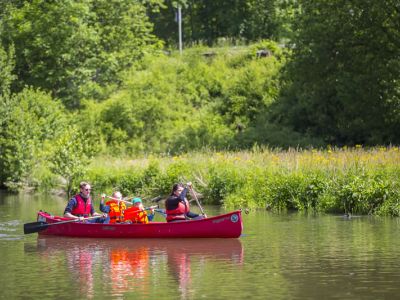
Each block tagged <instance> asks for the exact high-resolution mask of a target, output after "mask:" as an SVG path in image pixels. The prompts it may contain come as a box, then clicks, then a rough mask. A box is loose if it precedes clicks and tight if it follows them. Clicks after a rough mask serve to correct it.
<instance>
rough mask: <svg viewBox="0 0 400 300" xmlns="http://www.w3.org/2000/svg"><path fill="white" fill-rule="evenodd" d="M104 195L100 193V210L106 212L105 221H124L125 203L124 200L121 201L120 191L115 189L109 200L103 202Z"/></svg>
mask: <svg viewBox="0 0 400 300" xmlns="http://www.w3.org/2000/svg"><path fill="white" fill-rule="evenodd" d="M105 197H106V195H105V194H102V195H101V201H100V211H101V212H103V213H107V214H108V217H109V220H108V222H106V223H111V224H115V223H122V222H123V221H124V211H125V209H126V205H125V203H124V201H122V194H121V192H119V191H115V192H114V193H113V194H112V197H111V200H110V201H107V202H106V203H105V204H104V199H105Z"/></svg>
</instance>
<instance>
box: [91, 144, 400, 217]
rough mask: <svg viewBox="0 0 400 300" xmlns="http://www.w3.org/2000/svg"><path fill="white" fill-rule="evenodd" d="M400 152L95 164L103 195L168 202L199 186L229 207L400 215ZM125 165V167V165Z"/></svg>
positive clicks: (194, 156) (202, 156)
mask: <svg viewBox="0 0 400 300" xmlns="http://www.w3.org/2000/svg"><path fill="white" fill-rule="evenodd" d="M398 151H399V149H398V148H389V149H370V150H368V149H365V150H363V149H361V148H358V149H350V150H347V149H336V150H326V151H315V150H312V151H294V150H290V151H272V150H267V149H264V150H262V149H258V150H253V151H252V152H248V151H246V152H225V153H221V152H211V151H208V152H204V153H190V154H187V155H182V156H174V157H157V158H154V157H152V158H141V159H136V160H134V161H132V160H129V161H126V162H125V163H123V161H122V162H118V163H116V162H115V161H114V160H113V159H111V158H109V159H108V162H107V168H103V167H101V164H100V166H99V163H100V162H97V165H96V166H95V167H93V166H89V167H88V170H89V172H88V173H87V177H86V178H87V180H89V181H91V182H92V183H93V186H95V187H96V190H98V191H99V193H100V192H101V191H104V190H107V191H111V190H113V189H120V190H122V191H123V192H124V194H126V195H137V196H141V197H143V198H147V199H149V198H153V197H156V196H159V195H161V196H163V197H167V195H168V194H169V193H170V189H171V187H172V185H173V184H174V183H176V182H187V181H192V182H193V185H194V188H195V189H196V190H197V191H198V192H200V193H201V194H202V195H203V202H204V203H208V204H216V205H223V206H225V207H229V208H253V209H255V208H264V209H268V210H272V211H286V210H295V211H311V212H329V213H341V214H343V213H348V214H376V215H393V216H399V198H398V193H399V184H398V180H397V177H398V174H399V171H400V166H399V163H398ZM121 166H123V167H121Z"/></svg>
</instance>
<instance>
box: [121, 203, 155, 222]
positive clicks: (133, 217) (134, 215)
mask: <svg viewBox="0 0 400 300" xmlns="http://www.w3.org/2000/svg"><path fill="white" fill-rule="evenodd" d="M124 220H125V221H131V222H132V223H143V224H147V223H149V218H148V217H147V213H146V212H145V211H143V210H140V209H139V207H135V206H133V207H130V208H128V209H126V210H125V212H124Z"/></svg>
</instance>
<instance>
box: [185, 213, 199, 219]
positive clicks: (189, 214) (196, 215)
mask: <svg viewBox="0 0 400 300" xmlns="http://www.w3.org/2000/svg"><path fill="white" fill-rule="evenodd" d="M186 216H188V217H189V218H191V219H193V218H197V217H198V216H199V215H198V214H195V213H193V212H191V211H189V212H188V213H187V214H186Z"/></svg>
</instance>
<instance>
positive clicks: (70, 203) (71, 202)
mask: <svg viewBox="0 0 400 300" xmlns="http://www.w3.org/2000/svg"><path fill="white" fill-rule="evenodd" d="M82 199H83V201H85V202H86V199H85V198H83V197H82ZM77 204H78V202H77V201H76V199H75V197H72V198H71V200H69V201H68V204H67V207H66V208H65V210H64V214H65V213H67V212H69V213H71V214H72V211H73V209H74V208H75V207H76V206H77ZM90 214H91V215H93V214H94V207H93V202H91V203H90Z"/></svg>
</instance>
